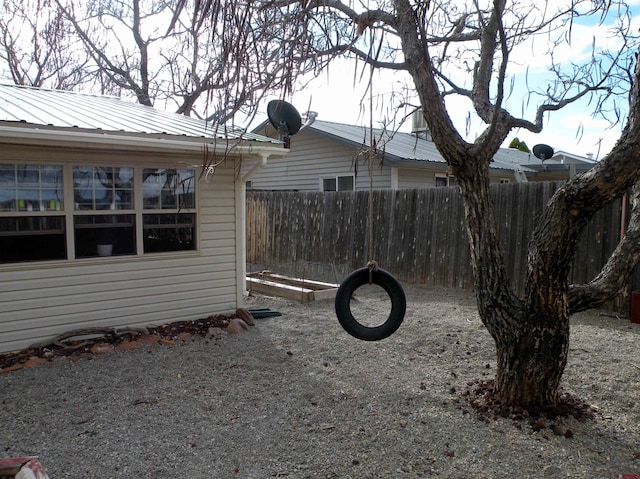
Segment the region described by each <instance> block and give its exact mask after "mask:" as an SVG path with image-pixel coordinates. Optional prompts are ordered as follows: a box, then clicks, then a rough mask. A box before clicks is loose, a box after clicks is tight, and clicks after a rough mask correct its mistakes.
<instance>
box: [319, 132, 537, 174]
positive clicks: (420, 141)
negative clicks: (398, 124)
mask: <svg viewBox="0 0 640 479" xmlns="http://www.w3.org/2000/svg"><path fill="white" fill-rule="evenodd" d="M308 128H310V129H315V130H316V131H318V132H319V133H322V134H325V135H328V136H331V137H334V138H336V139H339V140H341V141H347V142H349V143H353V144H354V145H367V146H368V145H369V140H370V139H369V136H370V133H369V132H370V129H369V128H368V127H364V126H356V125H345V124H341V123H332V122H327V121H322V120H316V121H314V122H313V123H312V124H311V125H309V127H308ZM373 136H374V139H375V141H376V142H377V144H378V148H379V149H380V150H382V148H384V155H385V162H387V164H395V165H398V164H405V165H408V164H411V163H416V162H420V163H421V164H423V163H424V162H432V163H445V161H444V158H442V155H441V154H440V152H439V151H438V149H437V148H436V146H435V143H434V142H433V141H431V140H428V139H427V138H426V137H425V136H424V135H416V134H415V133H407V132H402V131H397V132H388V131H385V130H383V129H381V128H374V129H373ZM504 150H507V149H506V148H504ZM512 151H515V150H512ZM517 153H521V152H517ZM525 155H526V154H525ZM511 156H512V155H511V152H509V151H506V152H504V153H503V154H501V155H496V157H495V158H494V159H493V162H492V164H491V167H492V168H497V169H504V170H511V171H513V170H514V169H515V165H514V159H512V157H511ZM527 156H528V155H527ZM525 171H526V170H525Z"/></svg>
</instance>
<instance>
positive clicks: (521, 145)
mask: <svg viewBox="0 0 640 479" xmlns="http://www.w3.org/2000/svg"><path fill="white" fill-rule="evenodd" d="M509 148H514V149H516V150H520V151H524V152H525V153H531V150H529V147H528V146H527V144H526V143H525V142H524V141H520V139H519V138H518V137H517V136H516V137H515V138H514V139H513V140H511V142H510V143H509Z"/></svg>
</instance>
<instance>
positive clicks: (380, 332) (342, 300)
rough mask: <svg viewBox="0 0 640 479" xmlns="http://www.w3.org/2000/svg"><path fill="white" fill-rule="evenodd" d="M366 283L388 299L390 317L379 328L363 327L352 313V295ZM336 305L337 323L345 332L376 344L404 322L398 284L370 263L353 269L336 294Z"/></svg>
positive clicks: (402, 299)
mask: <svg viewBox="0 0 640 479" xmlns="http://www.w3.org/2000/svg"><path fill="white" fill-rule="evenodd" d="M365 284H376V285H378V286H380V287H381V288H382V289H384V290H385V291H386V292H387V294H388V295H389V299H390V300H391V312H390V313H389V317H388V318H387V319H386V321H385V322H384V323H382V324H380V325H379V326H365V325H364V324H362V323H360V322H358V320H357V319H356V318H354V317H353V313H352V312H351V300H352V298H353V295H354V293H355V292H356V290H357V289H358V288H359V287H360V286H363V285H365ZM335 306H336V316H337V317H338V321H339V322H340V324H341V325H342V327H343V328H344V330H345V331H346V332H347V333H349V334H350V335H351V336H353V337H354V338H358V339H361V340H363V341H379V340H381V339H384V338H387V337H389V336H391V335H392V334H393V333H395V332H396V331H397V330H398V328H399V327H400V325H401V324H402V321H403V320H404V315H405V312H406V309H407V300H406V298H405V295H404V290H403V289H402V286H401V285H400V283H399V282H398V281H397V280H396V279H395V278H394V277H393V276H392V275H391V274H390V273H388V272H387V271H385V270H383V269H380V268H378V267H377V266H376V265H375V264H372V265H371V266H366V267H364V268H360V269H357V270H355V271H354V272H352V273H351V274H350V275H349V276H347V277H346V278H345V279H344V281H342V283H341V284H340V287H339V288H338V291H337V292H336V300H335Z"/></svg>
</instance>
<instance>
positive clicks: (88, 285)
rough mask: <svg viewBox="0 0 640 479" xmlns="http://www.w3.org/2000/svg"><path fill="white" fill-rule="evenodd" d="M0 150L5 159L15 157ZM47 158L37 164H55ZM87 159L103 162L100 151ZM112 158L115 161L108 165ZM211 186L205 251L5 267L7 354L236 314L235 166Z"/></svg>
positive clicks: (0, 280)
mask: <svg viewBox="0 0 640 479" xmlns="http://www.w3.org/2000/svg"><path fill="white" fill-rule="evenodd" d="M1 148H2V150H0V158H2V159H7V158H9V157H10V156H12V155H10V154H9V153H8V152H7V151H6V150H5V148H6V147H5V146H4V145H3V146H2V147H1ZM46 153H47V152H41V154H40V156H37V157H36V158H49V157H50V155H48V154H46ZM58 156H59V155H56V157H58ZM69 156H74V157H76V160H77V157H82V155H76V154H73V155H69ZM88 156H89V157H90V158H92V159H94V160H95V159H98V160H99V158H100V155H99V154H97V153H95V152H92V153H90V154H89V155H88ZM108 158H113V154H112V155H111V156H109V155H108V154H107V155H105V156H104V159H103V161H104V162H105V163H106V162H107V159H108ZM118 160H119V161H121V160H122V158H121V155H119V156H118ZM146 160H147V161H146V162H145V163H146V164H148V162H149V161H150V159H149V158H147V159H146ZM168 160H169V159H168V158H164V161H163V164H165V162H167V161H168ZM173 160H174V162H173V163H174V164H175V162H177V161H185V160H187V161H188V162H189V164H198V163H199V162H201V158H200V157H197V158H191V159H188V158H185V157H180V158H173ZM57 161H60V160H57ZM210 180H211V181H210V182H208V183H207V182H205V181H204V180H201V181H200V182H199V184H198V193H199V194H198V220H199V224H198V238H199V242H198V251H194V252H183V253H167V254H153V255H145V256H136V257H134V256H131V257H109V258H92V259H84V260H76V261H50V262H38V263H21V264H10V265H7V264H5V265H1V264H0V305H1V308H2V309H1V310H0V352H3V351H12V350H17V349H22V348H24V347H27V346H29V345H31V344H33V343H34V342H40V341H42V340H45V339H50V338H52V337H53V336H55V335H57V334H60V333H63V332H66V331H69V330H72V329H77V328H84V327H103V326H108V327H122V326H146V325H158V324H162V323H165V322H170V321H180V320H194V319H198V318H201V317H204V316H208V315H210V314H215V313H221V312H229V311H232V310H235V308H236V307H238V296H237V263H236V258H237V251H238V247H237V244H236V241H237V240H239V239H238V238H236V194H235V175H234V161H227V162H225V163H224V164H223V165H221V166H220V167H218V168H216V171H215V175H214V176H213V177H212V178H210Z"/></svg>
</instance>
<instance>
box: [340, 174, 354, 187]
mask: <svg viewBox="0 0 640 479" xmlns="http://www.w3.org/2000/svg"><path fill="white" fill-rule="evenodd" d="M338 191H353V176H339V177H338Z"/></svg>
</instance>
